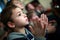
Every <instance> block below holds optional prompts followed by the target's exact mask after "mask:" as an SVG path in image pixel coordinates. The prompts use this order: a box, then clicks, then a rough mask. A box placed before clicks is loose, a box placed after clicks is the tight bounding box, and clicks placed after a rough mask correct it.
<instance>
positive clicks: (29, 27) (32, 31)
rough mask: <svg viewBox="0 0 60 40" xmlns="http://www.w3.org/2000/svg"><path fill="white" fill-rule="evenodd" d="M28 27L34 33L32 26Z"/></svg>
mask: <svg viewBox="0 0 60 40" xmlns="http://www.w3.org/2000/svg"><path fill="white" fill-rule="evenodd" d="M29 29H30V31H31V32H32V33H33V34H35V31H34V29H33V28H32V26H29Z"/></svg>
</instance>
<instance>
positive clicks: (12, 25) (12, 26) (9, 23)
mask: <svg viewBox="0 0 60 40" xmlns="http://www.w3.org/2000/svg"><path fill="white" fill-rule="evenodd" d="M7 25H8V26H9V27H10V28H15V24H14V23H13V22H8V23H7Z"/></svg>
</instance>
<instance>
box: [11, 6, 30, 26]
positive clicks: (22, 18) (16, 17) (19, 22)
mask: <svg viewBox="0 0 60 40" xmlns="http://www.w3.org/2000/svg"><path fill="white" fill-rule="evenodd" d="M11 18H12V19H13V22H14V24H15V26H17V27H22V26H25V25H27V24H29V22H28V19H27V16H26V14H23V12H22V10H21V9H20V8H18V7H17V8H15V9H13V10H12V16H11Z"/></svg>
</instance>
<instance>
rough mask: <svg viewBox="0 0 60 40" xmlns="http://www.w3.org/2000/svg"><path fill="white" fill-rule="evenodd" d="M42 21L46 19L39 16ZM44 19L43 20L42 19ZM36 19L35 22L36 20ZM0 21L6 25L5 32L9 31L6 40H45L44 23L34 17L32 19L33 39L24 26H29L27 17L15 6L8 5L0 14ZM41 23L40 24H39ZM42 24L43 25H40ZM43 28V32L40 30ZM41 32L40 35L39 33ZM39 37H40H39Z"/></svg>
mask: <svg viewBox="0 0 60 40" xmlns="http://www.w3.org/2000/svg"><path fill="white" fill-rule="evenodd" d="M41 17H42V19H43V21H44V19H46V16H45V15H44V14H43V15H41ZM43 17H45V18H43ZM36 19H37V20H36ZM1 21H2V22H3V23H4V25H6V28H7V30H10V32H11V33H10V34H9V35H8V37H7V40H46V39H45V38H44V33H45V28H46V26H45V27H44V25H45V24H44V22H41V21H42V20H40V18H38V17H36V18H35V19H33V22H34V23H35V24H37V25H35V27H34V28H33V29H34V32H35V35H34V36H35V37H34V36H33V34H32V33H31V32H29V31H28V30H27V29H26V28H25V26H26V25H28V24H29V22H28V19H27V16H26V15H25V14H23V12H22V9H21V8H19V7H17V6H15V5H10V6H9V7H6V8H5V9H4V10H3V11H2V13H1ZM45 21H46V20H45ZM40 22H41V23H40ZM40 24H43V25H40ZM42 27H43V30H42ZM39 30H42V31H43V32H42V35H41V33H39V32H40V31H39ZM40 36H41V37H40Z"/></svg>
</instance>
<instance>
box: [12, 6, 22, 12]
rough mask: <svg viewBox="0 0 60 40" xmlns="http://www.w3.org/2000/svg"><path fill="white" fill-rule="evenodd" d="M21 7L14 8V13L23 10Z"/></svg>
mask: <svg viewBox="0 0 60 40" xmlns="http://www.w3.org/2000/svg"><path fill="white" fill-rule="evenodd" d="M21 11H22V10H21V8H19V7H17V8H15V9H13V10H12V12H13V13H17V12H21Z"/></svg>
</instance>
